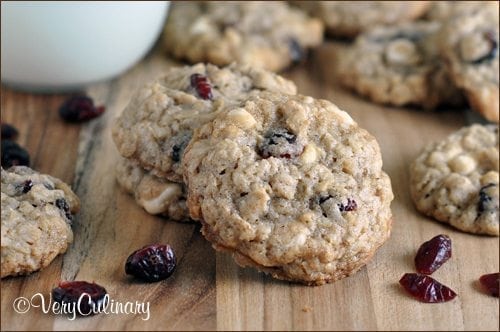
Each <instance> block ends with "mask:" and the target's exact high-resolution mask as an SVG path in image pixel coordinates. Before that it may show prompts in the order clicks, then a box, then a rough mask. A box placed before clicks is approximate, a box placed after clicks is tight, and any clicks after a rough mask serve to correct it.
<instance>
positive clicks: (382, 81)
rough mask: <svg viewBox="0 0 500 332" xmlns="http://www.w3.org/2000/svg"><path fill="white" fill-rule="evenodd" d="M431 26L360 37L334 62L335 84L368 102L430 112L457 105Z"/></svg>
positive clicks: (435, 25) (457, 95)
mask: <svg viewBox="0 0 500 332" xmlns="http://www.w3.org/2000/svg"><path fill="white" fill-rule="evenodd" d="M440 27H441V25H440V23H437V22H412V23H406V24H403V25H399V26H395V27H379V28H376V29H374V30H372V31H369V32H366V33H364V34H362V35H360V36H359V37H358V38H357V39H356V42H355V43H354V45H353V46H351V48H350V49H348V50H347V51H346V52H345V54H343V56H342V57H339V59H338V74H339V79H340V81H341V82H342V83H343V84H344V85H346V86H347V87H350V88H353V89H354V90H356V91H357V92H358V93H359V94H361V95H364V96H367V97H368V98H370V99H371V100H373V101H375V102H377V103H382V104H391V105H396V106H403V105H417V106H423V107H424V108H426V109H433V108H435V107H437V106H438V105H440V104H459V103H461V102H462V99H463V98H462V96H461V94H460V92H459V90H458V89H457V88H456V87H455V86H453V84H450V80H451V79H450V77H449V75H448V73H447V71H446V69H445V66H444V63H443V62H442V61H441V58H440V56H439V51H438V45H437V43H436V38H437V34H436V33H437V31H438V30H439V28H440Z"/></svg>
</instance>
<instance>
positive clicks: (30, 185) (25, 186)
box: [23, 180, 33, 194]
mask: <svg viewBox="0 0 500 332" xmlns="http://www.w3.org/2000/svg"><path fill="white" fill-rule="evenodd" d="M31 188H33V181H31V180H26V181H24V183H23V194H26V193H28V192H29V191H30V190H31Z"/></svg>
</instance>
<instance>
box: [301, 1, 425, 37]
mask: <svg viewBox="0 0 500 332" xmlns="http://www.w3.org/2000/svg"><path fill="white" fill-rule="evenodd" d="M293 3H294V4H296V5H298V6H299V7H301V8H303V9H304V10H306V11H307V12H308V13H310V14H311V15H312V16H314V17H318V18H320V19H321V20H322V21H323V23H324V24H325V27H326V31H327V32H328V34H330V35H333V36H338V37H348V38H352V37H355V36H356V35H358V34H360V33H362V32H365V31H369V30H371V29H372V28H373V27H375V26H377V25H394V24H397V23H403V22H410V21H413V20H415V19H417V18H419V17H421V16H422V15H424V14H425V13H426V11H427V10H428V8H429V5H430V1H294V2H293Z"/></svg>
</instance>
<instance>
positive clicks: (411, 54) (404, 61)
mask: <svg viewBox="0 0 500 332" xmlns="http://www.w3.org/2000/svg"><path fill="white" fill-rule="evenodd" d="M385 58H386V60H387V61H388V62H389V63H390V64H393V65H415V64H417V63H419V62H421V61H422V58H421V56H420V53H419V51H418V49H417V46H416V45H415V44H414V43H412V42H411V41H409V40H407V39H397V40H395V41H393V42H392V43H390V44H389V45H388V46H387V48H386V49H385Z"/></svg>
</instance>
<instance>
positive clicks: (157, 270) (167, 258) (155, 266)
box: [125, 244, 176, 282]
mask: <svg viewBox="0 0 500 332" xmlns="http://www.w3.org/2000/svg"><path fill="white" fill-rule="evenodd" d="M175 265H176V259H175V253H174V251H173V250H172V247H170V246H169V245H165V244H152V245H149V246H145V247H144V248H142V249H139V250H136V251H134V252H133V253H132V254H131V255H130V256H129V257H128V258H127V262H126V263H125V273H127V274H130V275H132V276H134V277H136V278H139V279H142V280H144V281H148V282H155V281H160V280H163V279H166V278H168V277H170V276H171V275H172V273H173V272H174V270H175Z"/></svg>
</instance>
